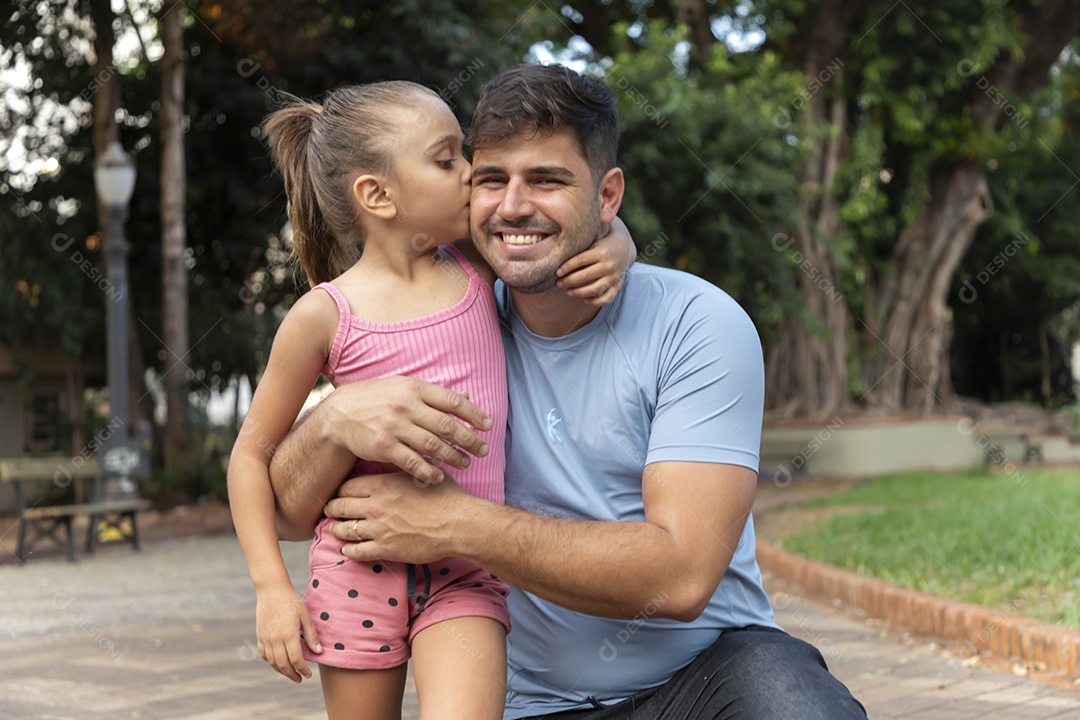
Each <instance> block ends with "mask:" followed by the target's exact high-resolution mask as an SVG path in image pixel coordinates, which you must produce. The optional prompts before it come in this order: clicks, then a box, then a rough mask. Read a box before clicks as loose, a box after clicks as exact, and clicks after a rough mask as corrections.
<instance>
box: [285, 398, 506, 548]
mask: <svg viewBox="0 0 1080 720" xmlns="http://www.w3.org/2000/svg"><path fill="white" fill-rule="evenodd" d="M452 416H453V417H452ZM454 417H457V418H460V419H461V420H463V421H465V422H466V423H469V424H470V425H472V426H473V427H475V428H479V429H481V430H487V429H489V428H490V427H491V418H490V417H489V416H488V415H487V413H485V412H484V411H483V410H481V409H480V408H478V407H476V406H475V405H473V404H472V403H471V402H469V401H468V399H467V398H466V396H465V395H463V394H461V393H458V392H454V391H453V390H448V389H446V388H443V387H439V386H438V385H433V384H431V383H428V382H424V381H422V380H417V379H415V378H405V377H392V378H382V379H378V380H369V381H365V382H359V383H353V384H350V385H345V386H343V387H340V388H338V389H337V390H334V392H332V393H330V395H329V396H328V397H327V398H326V399H324V400H323V401H322V402H321V403H319V404H318V405H317V406H316V407H315V408H314V409H313V410H312V411H311V412H310V413H308V414H307V415H306V416H305V417H304V418H303V420H302V421H301V422H300V423H298V424H297V426H295V427H294V428H293V430H292V432H290V433H289V434H288V435H287V436H286V437H285V439H284V440H282V442H281V443H280V445H279V446H278V447H277V449H276V450H275V452H274V457H273V460H272V461H271V463H270V483H271V485H272V486H273V488H274V496H275V499H276V502H277V517H278V534H279V536H280V537H281V539H283V540H306V539H308V538H310V537H311V533H312V530H313V529H314V528H315V525H316V524H318V522H319V519H320V518H321V517H322V516H323V510H324V507H325V504H326V501H327V500H328V499H330V498H331V497H332V496H333V495H334V493H335V492H336V491H337V489H338V486H339V485H341V482H342V480H343V479H344V478H345V477H346V476H347V475H348V472H349V470H350V469H351V468H352V466H353V464H354V463H355V462H356V458H358V457H362V458H364V459H366V460H371V461H374V462H381V463H385V464H388V465H394V466H396V467H399V468H402V469H404V470H406V471H407V472H409V473H411V474H412V476H413V477H415V478H417V479H419V480H421V481H423V482H425V483H438V482H440V481H441V480H442V477H443V471H442V470H441V469H439V468H438V467H437V466H435V465H433V464H432V463H430V462H429V461H428V460H427V458H428V457H430V458H434V459H436V460H438V461H440V462H442V463H444V464H446V465H449V466H450V467H455V468H462V467H467V466H468V464H469V462H470V457H469V454H472V455H476V456H481V457H482V456H484V455H486V454H487V452H488V448H487V445H486V443H485V442H484V440H483V438H481V437H480V436H479V435H477V434H476V433H474V432H472V431H471V430H470V429H468V428H467V427H465V426H464V425H462V424H461V423H459V422H457V421H455V420H454ZM467 453H468V454H467Z"/></svg>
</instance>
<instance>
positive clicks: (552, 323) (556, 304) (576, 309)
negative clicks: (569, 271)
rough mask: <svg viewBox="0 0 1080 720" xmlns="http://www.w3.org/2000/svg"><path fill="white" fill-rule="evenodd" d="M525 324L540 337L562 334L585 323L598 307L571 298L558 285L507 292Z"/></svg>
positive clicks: (559, 335)
mask: <svg viewBox="0 0 1080 720" xmlns="http://www.w3.org/2000/svg"><path fill="white" fill-rule="evenodd" d="M510 295H511V297H512V298H513V299H514V310H515V311H516V312H517V315H518V317H519V318H521V321H522V322H523V323H525V327H527V328H529V330H531V331H532V332H533V333H535V334H536V335H539V336H540V337H551V338H554V337H563V336H566V335H569V334H570V333H572V332H574V331H575V330H579V329H581V328H583V327H585V326H586V325H588V324H589V323H590V322H591V321H592V319H593V318H595V317H596V315H597V313H599V312H600V308H599V307H597V306H595V305H590V304H588V303H587V302H585V301H584V300H580V299H578V298H572V297H570V296H569V295H567V294H566V291H565V290H563V289H562V288H552V289H551V290H549V291H547V292H543V293H520V292H515V291H513V290H511V291H510Z"/></svg>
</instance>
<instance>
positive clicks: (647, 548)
mask: <svg viewBox="0 0 1080 720" xmlns="http://www.w3.org/2000/svg"><path fill="white" fill-rule="evenodd" d="M450 535H451V536H452V537H453V538H454V540H453V541H452V543H453V554H454V555H457V556H459V557H461V558H463V559H465V560H468V561H470V562H472V563H475V564H476V565H479V566H480V567H483V568H484V569H485V570H488V571H489V572H491V573H493V574H495V575H497V576H498V577H500V578H502V579H503V580H505V581H506V582H508V583H511V584H512V585H516V586H517V587H519V588H521V589H522V590H525V591H527V592H530V593H533V594H535V595H539V596H540V597H542V598H544V599H546V600H549V601H551V602H554V603H556V604H558V605H562V606H563V607H566V608H569V609H571V610H575V611H577V612H581V613H586V614H589V615H598V616H601V617H615V618H632V617H635V616H637V615H639V614H640V613H642V612H646V611H647V612H649V614H650V615H652V616H656V617H668V618H674V619H678V620H684V621H689V620H692V619H693V618H695V617H697V615H698V614H700V612H701V609H702V608H701V606H700V604H699V600H698V598H700V597H703V596H708V595H711V594H712V591H713V590H715V584H714V585H712V587H711V588H704V589H703V588H702V587H700V582H698V581H699V576H698V574H696V573H694V572H687V571H686V570H684V569H682V568H683V565H682V564H681V563H680V562H678V561H675V560H674V558H675V557H676V556H677V555H678V552H677V547H676V543H675V541H674V539H673V537H672V536H671V534H670V533H669V532H668V531H667V530H665V529H664V528H662V527H659V526H658V525H654V524H651V523H648V522H614V521H574V520H561V519H557V518H549V517H543V516H538V515H533V514H531V513H528V512H524V511H521V510H517V509H515V508H510V507H505V506H502V505H496V504H494V503H487V502H483V501H477V502H476V503H475V505H474V507H472V508H471V509H470V511H469V512H468V513H465V514H463V515H462V516H461V517H459V518H457V519H455V521H454V527H453V529H452V530H451V531H450ZM706 582H708V581H706Z"/></svg>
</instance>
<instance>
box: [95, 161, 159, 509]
mask: <svg viewBox="0 0 1080 720" xmlns="http://www.w3.org/2000/svg"><path fill="white" fill-rule="evenodd" d="M94 185H95V186H96V188H97V194H98V197H99V198H100V199H101V204H102V206H103V208H104V211H105V217H106V223H105V225H106V228H105V229H106V232H105V239H104V250H105V266H106V268H105V269H106V274H107V276H108V279H109V284H110V285H111V287H112V292H110V293H108V294H107V295H106V300H105V313H106V322H107V325H108V327H107V331H108V343H107V356H108V357H107V364H108V373H107V374H108V378H107V379H108V383H109V406H110V408H111V410H112V412H111V414H112V416H113V420H114V423H113V424H114V425H115V428H114V429H113V431H112V433H111V434H110V436H109V437H108V438H107V440H106V441H105V442H103V443H102V447H101V448H100V449H99V452H98V457H99V462H100V464H101V470H102V476H103V477H104V478H105V480H106V485H105V487H104V488H101V487H100V486H99V489H98V491H97V494H98V495H99V498H98V499H103V498H102V497H101V496H107V497H119V496H129V497H130V496H136V495H137V493H136V488H135V481H134V476H135V475H145V473H146V471H147V470H148V468H147V467H146V461H147V460H148V459H149V456H148V455H147V454H146V453H145V451H144V450H145V447H146V445H147V444H148V443H149V431H148V429H147V428H142V429H141V433H140V435H141V437H140V438H138V439H133V438H132V433H131V431H130V427H129V418H128V362H127V360H128V329H129V328H128V302H129V300H128V274H127V257H128V250H129V247H130V246H129V245H128V241H127V237H126V236H125V233H124V221H125V219H126V216H127V209H128V202H130V200H131V193H132V191H133V190H134V189H135V163H134V162H132V160H131V158H130V157H128V155H127V153H125V152H124V149H123V148H122V147H121V146H120V143H118V142H116V141H113V142H111V143H109V146H108V148H107V149H106V150H105V153H104V154H103V155H102V156H101V157H100V158H99V159H98V160H97V162H95V163H94Z"/></svg>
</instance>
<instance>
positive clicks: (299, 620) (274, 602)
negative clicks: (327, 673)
mask: <svg viewBox="0 0 1080 720" xmlns="http://www.w3.org/2000/svg"><path fill="white" fill-rule="evenodd" d="M256 597H257V605H256V609H255V626H256V636H257V637H258V639H259V654H260V655H262V659H263V660H265V661H266V662H268V663H270V665H271V667H273V668H274V669H275V670H277V671H278V672H279V673H281V674H282V675H284V676H285V677H287V678H289V679H290V680H292V681H293V682H294V683H299V682H301V680H302V679H303V678H308V679H310V678H311V670H310V669H309V668H308V665H307V663H306V662H304V655H303V653H302V652H301V651H300V633H301V632H303V634H304V641H305V642H307V644H308V647H309V648H310V649H311V651H312V652H316V653H319V652H322V645H320V644H319V636H318V633H316V632H315V624H314V623H312V622H311V615H310V614H309V613H308V610H307V606H306V605H304V601H303V600H302V599H301V598H300V596H299V595H298V594H297V593H296V590H294V589H293V587H292V586H291V585H289V586H282V587H274V588H269V589H266V590H260V591H258V593H257V595H256Z"/></svg>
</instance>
